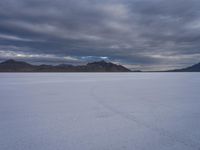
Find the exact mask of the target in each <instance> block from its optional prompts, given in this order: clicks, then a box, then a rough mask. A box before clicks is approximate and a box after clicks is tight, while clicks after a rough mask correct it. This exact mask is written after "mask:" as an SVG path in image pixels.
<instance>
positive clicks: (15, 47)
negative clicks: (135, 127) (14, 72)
mask: <svg viewBox="0 0 200 150" xmlns="http://www.w3.org/2000/svg"><path fill="white" fill-rule="evenodd" d="M9 58H13V59H18V60H26V61H28V62H32V63H73V64H82V63H86V62H88V61H97V60H102V59H104V60H108V61H112V62H115V63H120V64H123V65H126V66H127V67H129V68H132V69H141V70H165V69H172V68H181V67H185V66H189V65H191V64H194V63H197V62H200V1H199V0H0V60H1V61H3V60H5V59H9Z"/></svg>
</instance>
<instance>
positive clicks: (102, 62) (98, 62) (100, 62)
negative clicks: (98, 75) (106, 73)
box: [87, 60, 110, 65]
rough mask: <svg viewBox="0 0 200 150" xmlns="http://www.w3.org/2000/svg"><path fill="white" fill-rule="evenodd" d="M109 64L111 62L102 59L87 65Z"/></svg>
mask: <svg viewBox="0 0 200 150" xmlns="http://www.w3.org/2000/svg"><path fill="white" fill-rule="evenodd" d="M107 64H110V63H108V62H106V61H105V60H101V61H95V62H91V63H88V64H87V65H107Z"/></svg>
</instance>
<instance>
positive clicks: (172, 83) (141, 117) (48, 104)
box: [0, 73, 200, 150]
mask: <svg viewBox="0 0 200 150" xmlns="http://www.w3.org/2000/svg"><path fill="white" fill-rule="evenodd" d="M199 75H200V74H199V73H2V74H0V149H1V150H200V76H199Z"/></svg>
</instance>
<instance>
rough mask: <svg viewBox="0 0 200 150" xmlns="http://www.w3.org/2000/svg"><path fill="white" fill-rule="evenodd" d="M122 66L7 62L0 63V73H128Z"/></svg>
mask: <svg viewBox="0 0 200 150" xmlns="http://www.w3.org/2000/svg"><path fill="white" fill-rule="evenodd" d="M130 71H131V70H129V69H127V68H126V67H124V66H122V65H117V64H114V63H111V62H106V61H98V62H92V63H88V64H87V65H80V66H73V65H68V64H60V65H56V66H53V65H32V64H29V63H26V62H23V61H16V60H7V61H4V62H2V63H0V72H130Z"/></svg>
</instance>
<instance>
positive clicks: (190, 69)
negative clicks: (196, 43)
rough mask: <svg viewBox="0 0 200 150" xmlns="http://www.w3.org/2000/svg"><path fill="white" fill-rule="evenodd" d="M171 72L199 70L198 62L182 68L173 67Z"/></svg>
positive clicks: (199, 64)
mask: <svg viewBox="0 0 200 150" xmlns="http://www.w3.org/2000/svg"><path fill="white" fill-rule="evenodd" d="M172 72H200V63H197V64H194V65H192V66H190V67H186V68H183V69H175V70H172Z"/></svg>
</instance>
